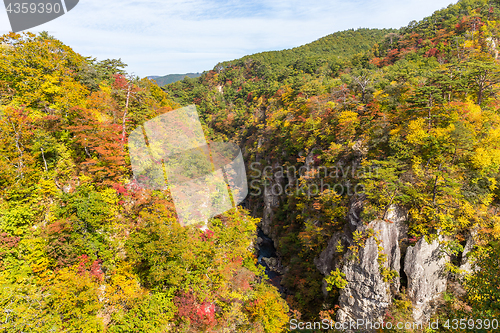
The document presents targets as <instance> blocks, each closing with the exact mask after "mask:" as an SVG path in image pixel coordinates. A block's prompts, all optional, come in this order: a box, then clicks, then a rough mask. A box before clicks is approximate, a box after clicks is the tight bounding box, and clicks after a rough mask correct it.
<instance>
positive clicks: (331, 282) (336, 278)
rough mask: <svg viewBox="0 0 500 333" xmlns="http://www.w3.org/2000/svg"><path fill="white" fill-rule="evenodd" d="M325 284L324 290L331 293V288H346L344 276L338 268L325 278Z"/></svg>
mask: <svg viewBox="0 0 500 333" xmlns="http://www.w3.org/2000/svg"><path fill="white" fill-rule="evenodd" d="M325 281H326V283H327V287H326V290H328V291H332V290H333V288H334V287H335V288H337V289H344V288H345V287H346V286H347V283H348V282H347V281H346V280H345V274H344V273H342V272H341V271H340V270H339V269H338V268H337V269H336V270H334V271H331V272H330V275H329V276H327V277H326V278H325Z"/></svg>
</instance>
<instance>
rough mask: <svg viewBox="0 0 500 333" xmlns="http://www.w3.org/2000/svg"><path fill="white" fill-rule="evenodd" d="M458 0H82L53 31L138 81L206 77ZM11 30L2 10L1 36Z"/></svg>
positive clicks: (398, 22) (392, 24)
mask: <svg viewBox="0 0 500 333" xmlns="http://www.w3.org/2000/svg"><path fill="white" fill-rule="evenodd" d="M451 3H456V0H455V1H453V0H354V1H347V0H322V1H320V0H309V1H298V0H275V1H273V0H268V1H264V0H257V1H251V0H246V1H244V0H221V1H216V0H186V1H180V0H163V1H159V0H156V1H155V0H151V1H137V0H136V1H134V0H120V1H118V0H107V1H103V0H80V2H79V4H78V5H77V6H76V7H75V8H74V9H73V10H72V11H70V12H68V13H67V14H66V15H64V16H62V17H60V18H58V19H56V20H54V21H51V22H48V23H46V24H44V25H42V26H39V27H37V28H34V29H32V30H30V31H32V32H39V31H43V30H46V31H49V33H50V34H51V35H53V36H55V37H56V38H58V39H60V40H62V41H63V42H64V43H65V44H67V45H69V46H71V47H72V48H73V49H74V50H75V51H76V52H78V53H80V54H82V55H84V56H93V57H96V58H97V59H98V60H102V59H106V58H121V59H122V60H123V61H124V62H125V63H126V64H128V67H127V71H128V72H130V73H133V74H135V75H138V76H141V77H142V76H146V75H166V74H174V73H187V72H202V71H204V70H209V69H212V68H213V67H214V66H215V65H216V64H217V63H218V62H221V61H225V60H231V59H235V58H239V57H242V56H244V55H247V54H252V53H256V52H260V51H269V50H281V49H286V48H292V47H296V46H300V45H303V44H306V43H309V42H312V41H314V40H316V39H318V38H321V37H323V36H326V35H328V34H331V33H333V32H336V31H341V30H346V29H350V28H354V29H356V28H399V27H401V26H405V25H407V24H408V23H409V22H410V21H411V20H420V19H422V18H424V17H426V16H429V15H431V14H432V13H433V12H434V11H436V10H439V9H441V8H444V7H447V6H448V5H449V4H451ZM9 30H10V25H9V22H8V18H7V13H6V12H5V10H0V34H3V33H6V32H8V31H9Z"/></svg>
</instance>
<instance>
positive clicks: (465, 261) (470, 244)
mask: <svg viewBox="0 0 500 333" xmlns="http://www.w3.org/2000/svg"><path fill="white" fill-rule="evenodd" d="M476 234H477V231H471V232H470V233H469V234H468V235H467V242H466V243H465V246H464V251H463V252H462V262H461V263H460V269H461V270H462V271H463V272H464V273H472V271H473V263H472V259H471V258H469V253H470V252H471V251H472V249H473V248H474V245H475V244H476V242H475V240H474V237H475V236H476Z"/></svg>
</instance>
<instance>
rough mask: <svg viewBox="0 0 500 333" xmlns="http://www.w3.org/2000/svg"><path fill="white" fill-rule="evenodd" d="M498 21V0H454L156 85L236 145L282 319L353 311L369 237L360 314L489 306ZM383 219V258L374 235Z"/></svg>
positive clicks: (356, 313) (497, 150)
mask: <svg viewBox="0 0 500 333" xmlns="http://www.w3.org/2000/svg"><path fill="white" fill-rule="evenodd" d="M499 29H500V1H487V0H463V1H459V2H458V3H457V4H453V5H450V6H449V7H448V8H445V9H442V10H440V11H437V12H435V13H434V14H433V15H432V16H430V17H427V18H425V19H424V20H422V21H420V22H415V21H414V22H411V23H410V24H409V25H408V26H407V27H404V28H402V29H400V30H391V31H381V30H369V29H360V30H355V31H354V30H350V31H345V32H341V33H335V34H333V35H331V36H327V37H325V38H322V39H320V40H318V41H316V42H313V43H311V44H308V45H305V46H302V47H298V48H295V49H292V50H285V51H281V52H278V51H273V52H264V53H259V54H255V55H250V56H246V57H243V58H241V59H237V60H232V61H227V62H223V63H220V64H218V65H217V66H215V68H214V69H213V70H212V71H209V72H207V73H206V74H204V75H203V76H202V77H200V78H198V79H192V80H183V81H180V82H177V83H174V84H171V85H169V86H166V87H165V90H166V91H167V92H168V93H169V94H170V96H172V97H174V100H176V101H178V102H179V103H180V104H190V103H195V104H196V105H197V106H198V108H199V110H200V111H201V113H202V114H201V117H202V118H203V120H204V122H205V123H206V125H207V126H208V128H210V130H211V133H212V136H213V137H214V138H221V139H224V140H232V141H234V142H236V143H238V144H239V145H240V146H241V147H242V149H243V150H244V152H245V160H246V163H247V170H248V178H249V186H250V191H251V192H250V195H249V197H248V198H247V202H246V205H247V207H248V208H249V209H250V211H251V213H252V215H253V216H256V217H260V218H262V220H261V223H260V226H261V228H262V229H263V230H264V232H265V233H266V234H268V235H269V236H271V237H272V238H273V239H274V242H275V245H276V247H277V250H278V252H279V254H280V258H281V263H282V265H283V267H285V273H284V275H283V279H282V285H283V286H284V287H285V288H286V290H287V302H288V304H289V306H290V308H291V309H292V311H293V317H295V318H298V317H300V318H302V320H318V319H320V318H327V319H330V318H331V319H335V318H344V319H349V318H350V319H356V318H367V317H364V316H365V315H366V316H368V317H369V311H368V310H367V308H364V309H363V306H359V307H358V305H357V304H358V303H356V302H357V301H358V300H357V299H356V297H357V296H359V294H356V293H357V292H359V293H361V291H362V290H363V288H364V289H368V288H367V287H366V286H367V285H366V284H365V285H363V283H364V282H363V283H361V282H359V280H360V278H361V277H362V276H363V272H365V271H364V270H365V268H366V267H365V266H364V265H365V264H364V263H365V262H364V261H363V260H367V255H368V254H369V253H367V252H366V251H363V248H368V247H367V246H368V245H367V244H372V243H373V244H374V246H375V251H377V246H378V254H375V257H374V258H373V260H375V261H374V262H375V263H376V265H378V267H379V268H380V274H379V275H377V274H375V273H373V272H372V273H373V274H375V275H377V276H379V277H380V279H381V280H380V281H381V282H382V283H387V289H390V293H389V294H385V293H386V292H385V291H380V293H382V294H384V297H382V298H384V299H385V298H387V303H389V305H387V306H386V308H384V306H383V305H381V306H379V308H380V309H381V310H380V311H383V313H382V312H381V314H380V315H378V314H377V315H374V317H373V318H374V319H376V320H379V319H380V320H385V321H394V322H395V323H397V322H398V321H400V320H407V321H409V320H412V319H415V318H417V317H418V318H424V317H425V319H426V320H429V319H430V316H432V318H440V319H441V320H443V319H446V318H474V319H478V318H479V319H480V318H482V319H484V318H490V319H491V318H498V317H499V315H500V312H499V309H500V289H499V288H500V282H499V280H498V276H499V273H500V270H499V265H498V258H499V256H500V247H499V245H498V244H499V243H498V240H499V237H500V217H499V215H498V212H499V210H498V208H499V195H500V190H499V187H498V182H499V180H500V177H499V166H500V128H499V124H500V113H499V112H500V111H499V108H500V98H499V97H498V96H499V95H498V92H499V88H500V65H499V57H498V52H499V42H500V30H499ZM301 168H302V169H301ZM290 170H291V171H290ZM395 212H400V213H401V215H402V216H404V217H403V218H401V219H399V220H401V221H399V220H398V221H396V220H397V219H395V218H394V216H395V214H396V213H395ZM396 224H397V227H394V226H393V225H396ZM391 228H396V229H397V230H396V231H395V232H396V233H397V235H399V236H398V237H396V239H395V245H394V248H393V249H395V251H396V250H397V259H395V258H396V257H394V258H392V257H391V255H393V254H394V255H396V254H395V253H396V252H391V251H389V249H388V248H387V246H388V245H387V243H386V244H384V243H383V242H382V241H381V238H380V236H377V235H378V233H377V232H379V233H380V232H382V233H383V232H384V231H383V230H392V229H391ZM377 230H378V231H377ZM378 237H379V238H378ZM375 243H376V244H375ZM425 244H435V251H437V252H439V256H440V257H442V258H444V259H443V261H442V262H439V265H441V266H443V267H442V268H443V271H442V272H441V273H440V275H439V279H443V286H444V287H442V286H440V287H439V288H441V289H440V290H439V292H436V293H434V294H433V293H432V292H429V293H430V294H428V295H425V297H424V296H422V297H423V298H424V299H426V300H425V301H424V303H425V308H422V309H420V310H419V306H420V305H419V304H417V303H419V302H420V303H421V302H422V301H421V300H420V301H419V300H417V298H418V297H420V296H418V295H420V294H419V293H420V292H421V290H423V288H424V287H425V286H423V285H418V283H417V282H416V281H417V280H416V279H413V278H412V277H410V275H412V274H414V272H415V270H414V269H412V267H411V265H412V262H411V261H412V260H410V259H409V258H411V256H410V255H409V254H410V253H416V252H415V251H417V250H418V249H423V248H424V247H425V246H431V245H425ZM365 245H366V246H365ZM370 246H371V245H370ZM432 246H434V245H432ZM396 248H397V249H396ZM410 250H411V251H410ZM412 251H413V252H412ZM437 252H436V253H437ZM391 253H392V254H391ZM399 256H400V257H401V262H400V260H399ZM436 256H437V255H436ZM417 257H418V255H417ZM405 258H406V259H405ZM373 260H372V261H373ZM434 260H436V262H438V259H437V258H435V259H434ZM357 262H360V264H358V263H357ZM474 263H475V264H477V265H478V266H477V268H476V269H477V270H478V271H477V272H476V273H474V268H471V267H474ZM403 266H404V267H403ZM353 267H354V269H353ZM353 272H357V273H353ZM365 273H366V274H368V273H369V272H365ZM372 273H370V274H372ZM350 274H351V276H349V275H350ZM356 274H357V275H356ZM373 274H372V275H369V274H368V275H369V276H372V277H373V276H375V275H373ZM415 274H416V273H415ZM368 275H367V276H368ZM436 276H437V275H436ZM443 276H444V277H443ZM377 278H378V277H377ZM436 279H437V280H439V279H438V278H436ZM368 280H370V278H369V277H367V278H366V281H368ZM372 280H373V279H372ZM424 280H425V279H423V280H422V281H424ZM431 280H432V279H431ZM429 281H430V280H429ZM366 283H369V282H366ZM357 284H360V285H357ZM358 287H359V288H358ZM356 288H358V289H356ZM439 288H438V289H439ZM443 288H444V289H443ZM373 292H374V293H375V292H376V291H373ZM353 295H354V296H353ZM349 297H350V298H354V300H348V299H349ZM359 297H361V296H359ZM368 298H369V297H368ZM365 301H366V302H365ZM363 302H365V303H362V302H361V303H360V304H367V303H370V302H371V301H370V300H366V299H364V300H363ZM353 304H354V305H353ZM370 304H371V303H370ZM357 307H358V308H357ZM419 311H420V312H419ZM339 313H340V314H339ZM360 313H362V314H363V315H361V314H360ZM339 316H340V317H339ZM420 316H423V317H420ZM370 318H372V317H370ZM373 318H372V319H373ZM483 329H484V328H483ZM489 329H491V328H489ZM442 330H444V331H446V330H450V331H457V330H458V329H455V330H454V329H453V328H452V327H449V328H442Z"/></svg>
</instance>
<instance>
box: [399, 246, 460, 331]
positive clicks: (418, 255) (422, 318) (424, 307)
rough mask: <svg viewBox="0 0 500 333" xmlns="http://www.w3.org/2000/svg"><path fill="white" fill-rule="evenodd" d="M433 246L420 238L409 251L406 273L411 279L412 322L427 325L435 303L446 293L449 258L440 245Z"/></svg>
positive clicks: (409, 280) (409, 279) (409, 294)
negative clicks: (433, 302)
mask: <svg viewBox="0 0 500 333" xmlns="http://www.w3.org/2000/svg"><path fill="white" fill-rule="evenodd" d="M442 240H443V238H442V237H439V239H435V240H434V241H433V242H432V243H431V244H429V243H427V241H426V240H425V239H424V238H421V239H420V240H419V241H418V242H417V244H416V245H415V246H412V247H408V250H407V252H406V257H405V267H404V271H405V273H406V276H407V277H408V296H409V297H410V299H411V300H412V303H413V319H414V320H415V321H416V322H428V321H429V319H430V316H431V314H432V306H431V305H432V301H434V300H435V299H436V298H437V297H438V296H439V295H440V294H441V293H442V292H444V291H446V281H447V273H446V271H445V266H446V263H447V262H449V261H450V257H449V256H448V255H447V254H445V253H444V252H442V251H441V249H440V245H439V241H442Z"/></svg>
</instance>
